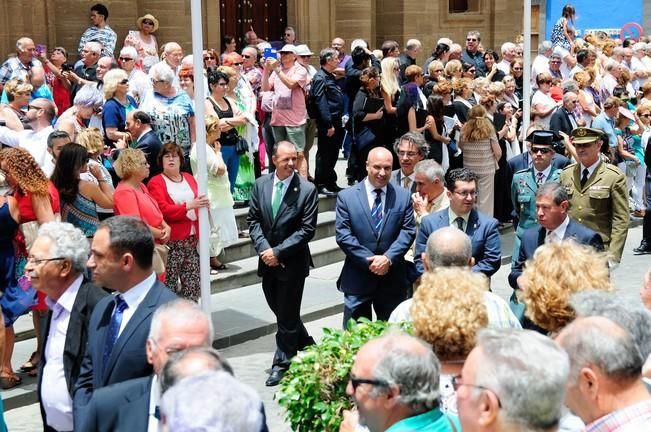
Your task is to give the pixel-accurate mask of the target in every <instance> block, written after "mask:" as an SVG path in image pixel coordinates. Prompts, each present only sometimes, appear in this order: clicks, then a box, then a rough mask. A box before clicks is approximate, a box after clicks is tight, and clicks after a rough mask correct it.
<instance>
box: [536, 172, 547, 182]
mask: <svg viewBox="0 0 651 432" xmlns="http://www.w3.org/2000/svg"><path fill="white" fill-rule="evenodd" d="M544 181H545V174H544V173H543V172H542V171H541V172H539V173H538V174H536V184H537V185H538V186H540V185H541V184H543V182H544Z"/></svg>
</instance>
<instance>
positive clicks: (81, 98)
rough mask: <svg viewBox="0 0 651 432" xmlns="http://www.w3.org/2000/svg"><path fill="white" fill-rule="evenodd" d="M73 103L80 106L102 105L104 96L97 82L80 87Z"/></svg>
mask: <svg viewBox="0 0 651 432" xmlns="http://www.w3.org/2000/svg"><path fill="white" fill-rule="evenodd" d="M73 103H74V104H75V105H78V106H85V107H92V106H96V105H102V104H103V103H104V98H103V97H102V93H101V92H100V91H99V90H98V89H97V86H96V85H95V84H86V85H84V86H83V87H82V88H81V89H79V91H78V92H77V94H76V95H75V100H74V101H73Z"/></svg>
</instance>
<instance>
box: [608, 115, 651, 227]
mask: <svg viewBox="0 0 651 432" xmlns="http://www.w3.org/2000/svg"><path fill="white" fill-rule="evenodd" d="M634 121H636V117H635V116H634V115H633V113H632V112H631V111H630V110H628V109H626V108H623V107H620V108H619V117H618V118H617V122H616V124H615V126H616V128H615V134H616V135H617V137H618V143H617V151H618V154H619V157H620V158H621V160H620V162H619V163H618V164H617V166H618V167H619V169H620V170H622V172H623V173H624V174H625V175H626V184H627V186H628V191H629V192H630V193H631V196H632V197H633V207H634V208H633V210H634V212H635V215H636V216H640V217H641V216H642V210H643V209H645V208H646V206H645V205H644V202H643V195H644V194H643V190H644V180H645V176H646V167H645V165H644V151H643V150H642V140H641V137H640V135H641V134H642V133H643V132H644V124H641V123H639V124H638V127H637V129H635V131H634V130H633V128H632V126H633V122H634Z"/></svg>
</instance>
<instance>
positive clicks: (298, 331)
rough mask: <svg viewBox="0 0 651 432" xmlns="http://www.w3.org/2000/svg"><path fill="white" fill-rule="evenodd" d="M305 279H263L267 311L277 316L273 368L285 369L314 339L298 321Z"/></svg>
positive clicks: (268, 277)
mask: <svg viewBox="0 0 651 432" xmlns="http://www.w3.org/2000/svg"><path fill="white" fill-rule="evenodd" d="M304 286H305V278H304V277H299V278H291V279H289V280H283V279H279V278H278V277H276V276H274V275H266V276H263V278H262V291H263V292H264V296H265V298H266V300H267V304H268V305H269V308H270V309H271V310H272V311H273V313H274V314H275V315H276V323H277V325H278V330H277V331H276V353H275V354H274V359H273V363H272V367H275V368H280V369H287V368H289V360H290V359H291V358H292V357H294V356H295V355H296V353H297V352H298V351H300V350H302V349H304V348H305V347H307V346H309V345H313V344H314V339H312V337H311V336H310V335H309V334H308V332H307V329H306V328H305V325H304V324H303V321H302V320H301V301H302V300H303V288H304Z"/></svg>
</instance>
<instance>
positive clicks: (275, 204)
mask: <svg viewBox="0 0 651 432" xmlns="http://www.w3.org/2000/svg"><path fill="white" fill-rule="evenodd" d="M284 186H285V183H283V182H280V181H279V182H278V183H276V186H275V188H276V191H275V193H274V198H273V201H272V202H271V213H272V215H273V217H274V219H275V218H276V214H278V209H279V208H280V203H281V202H282V200H283V187H284Z"/></svg>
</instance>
